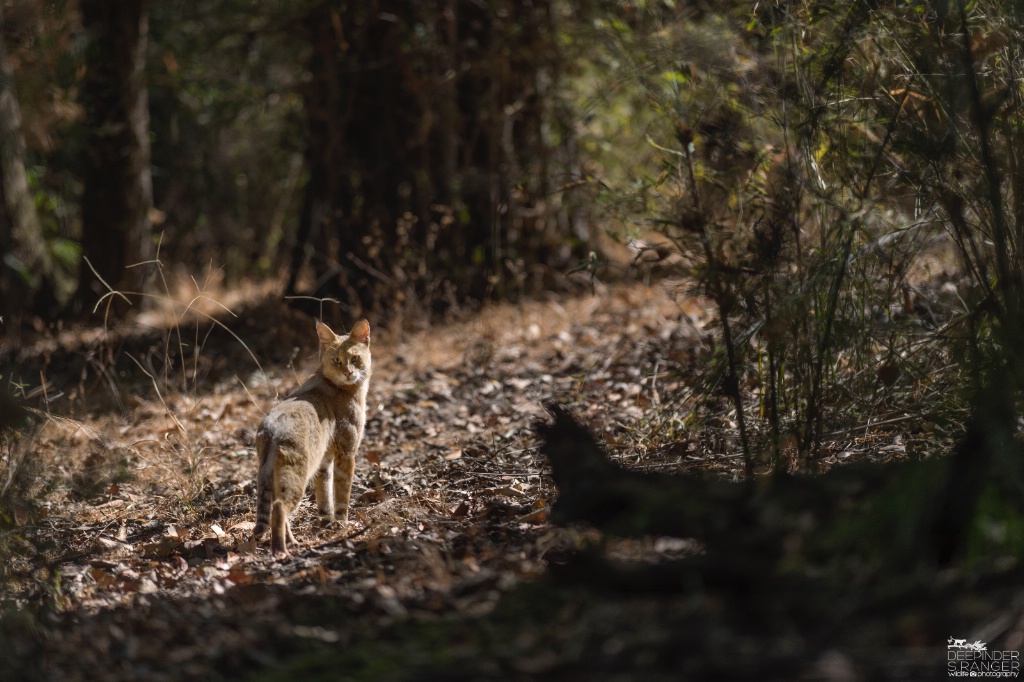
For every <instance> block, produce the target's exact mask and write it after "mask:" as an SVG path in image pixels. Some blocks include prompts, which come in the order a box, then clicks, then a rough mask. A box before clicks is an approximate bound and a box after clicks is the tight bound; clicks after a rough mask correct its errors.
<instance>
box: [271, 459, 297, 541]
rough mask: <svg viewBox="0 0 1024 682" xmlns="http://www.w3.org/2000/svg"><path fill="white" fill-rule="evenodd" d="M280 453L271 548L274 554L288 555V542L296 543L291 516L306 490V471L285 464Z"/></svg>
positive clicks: (276, 475) (272, 515) (273, 508)
mask: <svg viewBox="0 0 1024 682" xmlns="http://www.w3.org/2000/svg"><path fill="white" fill-rule="evenodd" d="M281 455H282V453H281V452H279V453H278V460H277V466H275V467H274V504H273V506H272V507H271V512H270V549H271V551H272V552H273V553H274V556H288V544H289V543H290V544H296V543H295V537H294V536H293V535H292V528H291V522H290V521H289V517H290V516H291V514H292V512H293V511H295V507H297V506H298V504H299V501H300V500H301V499H302V495H303V494H304V493H305V492H306V480H305V476H304V474H305V471H302V470H301V469H299V467H292V466H286V465H285V458H284V457H282V456H281Z"/></svg>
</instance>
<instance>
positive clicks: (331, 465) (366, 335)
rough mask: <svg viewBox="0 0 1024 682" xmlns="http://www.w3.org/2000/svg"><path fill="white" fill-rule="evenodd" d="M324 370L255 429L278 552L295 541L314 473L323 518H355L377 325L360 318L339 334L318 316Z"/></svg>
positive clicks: (264, 505) (259, 495) (262, 489)
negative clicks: (355, 483)
mask: <svg viewBox="0 0 1024 682" xmlns="http://www.w3.org/2000/svg"><path fill="white" fill-rule="evenodd" d="M316 333H317V336H319V337H320V368H319V369H318V370H317V371H316V372H315V373H314V374H313V375H312V376H311V377H309V379H307V380H306V382H305V383H304V384H302V385H301V386H300V387H299V388H297V389H296V390H295V391H294V392H293V393H292V394H291V395H290V396H288V398H287V399H285V400H284V401H282V402H281V403H279V404H278V405H276V406H275V407H274V409H272V410H271V411H270V413H269V414H268V415H267V416H266V417H265V418H264V419H263V422H262V423H261V424H260V428H259V431H257V432H256V450H257V452H258V453H259V458H260V468H259V472H258V473H257V475H256V527H255V528H254V529H253V539H254V540H257V541H258V540H260V539H261V538H262V537H263V534H264V533H266V530H267V525H268V524H269V525H270V548H271V550H272V551H273V553H274V556H287V555H288V545H289V544H295V538H294V536H292V530H291V524H290V522H289V520H288V518H289V516H290V515H291V513H292V512H293V511H294V509H295V507H296V505H298V503H299V501H300V500H301V499H302V496H303V495H304V494H305V492H306V486H307V485H308V483H309V479H310V478H312V479H313V482H314V488H315V490H316V505H317V508H318V509H319V511H320V518H321V523H322V524H323V525H329V524H331V523H332V522H334V520H335V519H336V518H337V519H340V520H341V522H342V523H346V522H347V521H348V504H349V498H350V497H351V494H352V473H353V471H354V470H355V465H356V451H357V450H358V449H359V443H360V441H361V440H362V438H363V427H364V426H365V424H366V390H367V387H368V386H369V383H370V324H369V323H368V322H367V321H366V320H360V321H359V322H356V324H355V326H353V327H352V331H351V332H349V333H348V335H347V336H339V335H337V334H335V333H334V332H333V331H331V328H330V327H328V326H327V325H326V324H324V323H323V322H320V321H319V320H317V323H316Z"/></svg>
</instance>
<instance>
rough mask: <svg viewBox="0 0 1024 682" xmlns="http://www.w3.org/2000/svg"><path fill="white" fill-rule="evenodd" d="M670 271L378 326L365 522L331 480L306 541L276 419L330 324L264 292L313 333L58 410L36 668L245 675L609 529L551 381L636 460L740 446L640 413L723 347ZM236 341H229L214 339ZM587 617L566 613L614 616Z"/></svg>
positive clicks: (47, 430) (493, 584) (15, 598)
mask: <svg viewBox="0 0 1024 682" xmlns="http://www.w3.org/2000/svg"><path fill="white" fill-rule="evenodd" d="M670 291H671V288H668V287H662V286H654V287H645V286H640V285H617V286H614V287H611V288H605V287H602V288H600V289H598V290H597V291H595V293H594V295H592V296H589V297H581V298H561V299H552V300H550V301H542V302H529V303H524V304H521V305H517V306H513V305H500V306H494V307H492V308H490V309H487V310H485V311H484V312H482V313H480V314H478V315H475V316H473V317H471V318H468V319H465V320H463V321H459V322H454V323H449V324H445V325H437V326H434V327H431V328H429V329H426V330H424V331H422V332H419V333H415V334H411V335H404V336H403V335H397V334H393V335H388V334H386V333H384V334H379V333H378V334H377V335H376V336H375V339H374V346H373V352H374V376H373V379H372V381H371V388H370V394H369V398H368V419H367V426H366V434H365V437H364V442H363V446H362V448H361V456H360V457H359V458H358V459H357V470H356V482H355V487H354V489H353V499H354V500H355V504H354V506H353V508H352V511H351V518H350V523H349V524H347V525H345V526H343V527H332V528H326V529H324V528H321V527H320V526H319V523H318V518H317V515H316V513H315V509H314V505H313V504H312V502H311V500H310V499H309V498H308V497H307V499H306V500H305V501H304V502H303V504H301V505H300V507H299V508H298V510H297V512H296V516H295V520H294V522H293V528H294V532H295V535H296V538H297V540H298V543H299V545H298V547H297V548H296V549H295V551H294V556H292V557H291V558H289V559H287V560H284V561H275V560H273V559H272V557H271V556H270V552H269V548H268V546H266V543H264V544H263V545H259V546H258V545H256V544H255V543H253V542H252V541H251V539H250V537H249V536H250V534H251V531H252V528H253V521H254V518H255V482H254V475H255V467H256V456H255V452H254V429H255V427H256V426H257V425H258V423H259V420H260V419H261V418H262V415H263V413H264V412H265V411H266V410H267V409H269V407H270V406H271V405H273V404H274V402H275V401H277V400H279V399H280V398H281V397H282V396H283V395H286V394H287V393H288V392H289V391H290V390H292V389H293V388H294V387H296V386H297V385H298V384H299V383H300V382H301V381H302V380H303V379H304V377H305V375H306V372H308V371H309V368H311V367H312V366H313V361H314V359H315V358H314V357H313V353H315V349H314V348H313V347H312V337H313V336H314V335H313V333H312V326H311V323H309V324H310V333H309V334H308V335H307V336H309V337H310V338H308V339H307V338H304V337H302V336H301V335H297V334H295V332H294V326H295V324H296V321H295V320H293V319H288V318H287V314H285V313H274V312H272V313H271V314H270V315H268V314H267V309H266V307H263V308H261V309H260V318H261V319H260V322H261V323H262V325H263V327H268V326H269V329H270V330H272V329H273V328H274V327H275V324H280V325H281V326H282V327H286V328H288V329H289V332H288V335H287V337H286V338H287V341H285V342H284V343H285V344H288V343H295V344H296V346H295V347H292V348H288V349H282V348H280V347H277V346H276V345H275V343H274V339H273V337H272V336H269V335H267V331H268V329H266V328H264V329H262V334H263V335H264V336H263V338H264V339H265V343H270V344H271V346H272V348H271V349H268V350H267V351H266V355H267V357H270V358H276V359H278V360H279V361H281V362H280V363H279V364H276V365H275V364H273V363H272V362H269V361H268V362H264V363H262V364H263V368H262V369H261V370H260V371H258V372H254V373H251V374H249V375H248V376H244V371H245V370H244V369H241V368H243V367H249V366H251V363H250V364H249V365H246V364H245V362H244V360H242V361H238V366H237V367H234V368H233V369H234V371H231V369H232V368H231V367H228V369H227V370H223V368H222V371H220V373H218V372H217V371H216V370H217V366H216V363H217V360H216V359H215V360H213V361H212V363H211V365H210V367H208V368H207V369H208V371H207V375H206V376H207V377H208V381H204V380H201V378H198V377H197V376H196V375H193V376H192V377H190V379H191V384H190V382H189V380H184V381H182V382H181V383H183V384H185V385H186V386H187V387H188V388H189V390H182V391H177V392H175V391H168V390H164V391H162V392H160V393H159V394H158V395H157V394H155V393H156V392H155V391H153V390H149V391H146V390H144V389H141V388H140V389H139V390H138V391H134V392H133V393H132V395H131V397H130V398H128V399H126V400H124V401H123V407H124V411H123V412H120V413H119V412H118V411H117V410H106V411H102V410H101V411H96V412H95V413H89V412H88V411H85V410H81V408H80V407H79V409H80V410H81V411H82V412H84V414H79V415H76V416H75V418H74V419H59V420H57V419H55V420H52V421H50V422H48V423H47V425H46V426H44V428H43V432H42V433H41V434H40V435H39V436H38V437H37V439H36V443H35V447H36V451H35V453H34V454H35V456H36V457H37V458H39V459H40V460H41V461H42V462H44V463H45V466H46V467H47V468H49V469H50V470H51V471H52V473H53V474H54V475H53V478H54V480H56V481H58V484H57V485H56V486H55V487H54V489H53V490H52V491H51V492H50V493H49V494H48V495H47V496H46V498H45V499H44V500H43V501H42V503H41V504H40V508H39V514H38V517H39V518H38V521H37V522H36V523H34V524H31V525H27V526H25V527H24V528H22V529H21V530H22V531H23V532H24V535H25V538H26V540H27V542H26V543H25V545H24V547H23V548H22V550H21V551H19V552H17V553H15V554H13V555H12V556H11V557H10V558H9V559H8V561H9V564H10V567H9V570H8V571H7V574H8V575H9V576H10V579H9V581H8V583H7V584H6V585H4V586H3V587H4V593H3V595H2V600H3V602H4V604H6V606H7V607H8V609H10V608H12V607H13V608H16V609H18V608H25V607H33V606H35V607H38V606H39V605H43V608H42V609H41V610H39V611H38V613H39V614H40V615H39V617H38V619H36V621H35V622H34V623H33V625H32V627H26V628H24V629H15V630H14V631H13V632H8V633H6V634H9V635H10V636H11V637H12V638H13V640H12V641H14V642H15V644H16V646H14V647H12V649H11V651H14V652H16V653H17V652H21V656H20V657H19V658H17V659H16V663H15V666H14V668H13V669H14V670H16V671H17V670H25V671H28V672H27V673H26V676H29V677H31V676H34V675H35V674H41V675H43V676H44V677H46V678H49V679H61V680H78V679H82V680H86V679H88V680H96V679H109V680H128V679H132V680H135V679H153V680H159V679H181V678H184V677H200V678H204V679H218V678H230V677H237V676H242V675H247V674H249V673H252V672H255V671H260V670H265V669H268V668H270V669H273V667H274V666H276V665H278V664H280V663H281V662H283V661H287V660H289V659H290V658H291V657H293V656H294V655H295V654H296V653H297V652H301V651H304V650H307V649H309V647H314V648H315V647H317V646H323V645H338V644H346V643H351V642H355V641H363V639H361V638H365V637H367V636H368V635H366V634H365V633H367V632H370V633H373V632H383V631H385V630H386V629H387V628H389V627H393V626H395V624H396V623H403V622H406V621H409V620H410V619H417V618H431V617H435V618H436V617H451V616H453V615H454V616H457V617H459V618H470V619H472V618H477V617H480V616H482V615H484V614H487V613H489V612H491V611H492V610H493V609H494V607H495V605H496V604H498V603H499V601H500V599H501V597H502V595H503V594H508V593H509V592H510V590H513V589H515V588H516V586H517V585H521V584H523V582H524V581H526V582H527V583H529V582H530V581H531V580H533V579H535V578H537V577H538V576H541V575H542V574H544V573H545V571H546V569H547V566H548V564H549V562H550V561H551V560H552V558H557V557H558V556H559V554H560V553H564V552H566V551H569V550H572V549H573V548H578V547H580V546H584V545H586V544H587V543H588V542H593V540H594V538H593V537H588V532H587V531H584V530H581V529H573V528H568V529H563V528H556V527H553V526H552V525H551V524H550V522H549V518H548V510H549V508H550V505H551V503H552V501H553V498H554V496H555V493H556V491H555V490H554V488H553V486H552V483H551V480H550V477H549V475H548V473H547V464H546V462H545V461H543V458H542V457H541V456H540V455H539V453H538V450H537V441H536V438H535V436H534V433H533V430H532V426H533V424H534V423H536V421H537V420H538V419H542V418H544V417H545V412H544V409H543V407H542V402H543V401H545V400H551V399H553V400H556V401H558V402H559V403H562V404H566V405H569V406H570V407H571V409H573V410H574V411H575V412H576V413H577V414H580V415H582V416H583V418H584V419H585V420H586V421H587V423H588V424H589V425H590V427H591V429H592V430H593V431H594V432H595V433H597V434H599V435H601V436H602V437H603V438H604V440H605V442H606V443H607V444H609V445H610V446H612V448H613V451H614V452H615V453H616V456H617V457H619V458H620V460H621V461H622V462H623V463H625V464H627V465H629V466H633V467H639V468H644V467H650V468H652V469H658V470H662V471H664V470H665V469H669V470H678V471H683V470H688V469H690V468H693V467H695V466H696V467H701V468H706V469H710V470H712V471H718V472H720V473H723V474H726V475H728V472H729V471H731V470H734V469H735V468H736V466H737V463H736V461H735V453H734V451H733V449H732V447H731V445H730V441H729V440H728V438H722V439H719V440H717V441H716V440H713V439H706V438H698V437H692V438H691V439H689V440H687V439H685V438H684V439H681V440H680V442H681V443H682V445H681V446H677V447H663V448H648V447H646V445H645V444H643V443H641V442H639V441H640V439H639V438H638V437H637V436H636V435H635V434H636V433H638V432H639V431H640V428H639V427H640V425H641V424H642V423H643V422H644V420H645V419H648V418H649V415H650V410H651V409H652V407H655V408H656V407H658V406H659V405H661V403H662V401H663V399H664V396H669V395H672V394H673V393H676V392H678V391H679V390H680V389H681V388H683V387H685V386H686V385H687V383H688V382H691V381H693V377H694V375H695V373H696V372H698V371H699V370H700V362H701V361H702V359H706V358H707V348H705V347H704V339H703V336H702V334H703V332H702V329H703V327H704V326H705V325H706V324H707V323H708V320H709V319H710V317H711V315H710V313H709V312H708V311H707V310H706V307H705V305H704V304H703V302H701V301H699V300H695V299H689V298H686V299H684V300H681V299H679V298H678V297H677V296H674V295H672V294H671V293H670ZM273 310H275V309H274V308H271V311H273ZM303 319H304V318H303ZM240 324H241V325H242V326H243V327H244V325H245V322H244V321H243V322H242V323H240ZM252 325H253V327H252V328H255V329H260V325H259V324H257V323H252ZM240 336H241V338H243V339H245V338H247V336H246V335H245V334H240ZM277 345H280V344H277ZM253 347H256V348H259V346H258V345H257V344H255V343H254V344H253ZM52 352H54V351H52V349H51V350H50V351H48V355H47V359H48V360H47V361H48V362H49V358H50V353H52ZM257 352H258V353H259V350H258V351H257ZM217 353H218V349H217V348H216V347H214V343H213V342H211V341H208V342H207V346H206V348H205V349H204V357H205V356H208V355H214V356H216V355H217ZM224 356H225V357H227V358H228V359H229V360H231V359H232V358H234V359H235V360H238V358H239V357H240V356H239V355H237V354H236V355H231V353H230V351H229V350H225V352H224ZM291 358H304V360H297V361H296V362H295V363H291V362H289V361H287V360H286V359H291ZM63 362H64V364H65V365H70V364H73V363H71V362H70V361H68V360H65V361H63ZM207 362H209V361H207ZM167 364H168V365H171V364H172V363H171V362H170V361H168V362H167ZM179 364H182V363H179ZM228 364H229V365H230V362H229V363H228ZM198 365H199V361H198V360H197V362H196V366H198ZM59 366H61V362H60V361H58V362H56V363H54V365H52V366H51V370H52V371H54V372H55V373H56V371H57V370H56V369H54V367H59ZM171 371H173V370H170V369H167V368H165V369H164V372H165V373H168V372H171ZM150 373H151V374H158V373H159V371H158V370H156V368H154V371H152V372H150ZM83 376H84V370H83ZM59 380H60V378H59V376H56V375H55V374H54V375H51V376H50V378H49V381H50V382H51V383H56V382H57V381H59ZM677 445H678V444H677ZM837 449H838V448H837ZM876 449H877V446H876ZM591 535H592V533H591ZM609 551H610V553H611V554H613V555H615V554H618V555H621V556H627V557H634V558H635V557H646V558H647V559H648V560H660V559H665V558H669V559H671V558H674V557H677V556H681V555H685V554H687V553H693V552H696V551H699V548H698V547H695V546H692V543H689V542H688V541H686V540H671V539H651V540H650V541H649V542H646V541H644V542H641V541H620V542H618V543H612V544H611V546H610V550H609ZM563 607H564V608H565V609H568V610H569V611H572V607H570V606H568V605H563ZM581 609H582V607H581ZM570 615H571V614H570ZM557 618H559V619H561V620H562V621H564V620H565V619H566V618H569V616H567V615H566V614H564V613H563V614H561V615H560V616H558V617H557ZM570 620H571V618H570ZM573 628H578V626H575V625H574V626H573ZM573 628H570V629H569V630H567V631H566V632H568V633H570V634H566V633H565V632H563V633H561V634H560V635H559V636H560V637H562V638H565V637H569V638H570V639H571V637H572V636H578V637H579V638H581V641H582V640H586V639H587V638H590V637H593V636H594V635H593V633H587V632H586V631H585V628H584V630H578V629H573ZM571 633H576V634H575V635H572V634H571ZM522 637H525V638H526V639H525V640H523V641H522V642H520V644H522V645H523V647H525V648H526V649H529V650H530V651H532V653H530V654H529V655H524V656H522V657H521V660H517V662H515V663H514V664H513V665H512V667H513V668H514V669H515V670H517V671H519V672H520V673H524V674H534V673H540V672H543V671H547V670H551V669H554V668H557V666H558V663H559V654H558V653H557V650H556V649H552V648H551V647H545V646H539V647H538V646H535V642H533V640H530V637H529V636H527V635H526V634H523V635H522ZM517 641H519V640H517ZM571 645H572V642H571V641H568V642H566V641H563V642H562V644H561V645H560V646H563V647H564V646H570V648H571ZM580 646H582V644H581V645H580ZM608 646H612V645H608ZM613 648H614V646H613ZM513 649H515V647H513ZM452 651H453V652H454V653H453V654H452V655H453V656H455V657H456V658H458V657H459V656H460V655H462V654H460V653H459V651H460V650H459V648H458V646H457V644H453V645H452ZM463 653H465V652H463ZM412 655H413V656H414V657H415V652H412ZM3 656H4V654H0V661H2V660H3Z"/></svg>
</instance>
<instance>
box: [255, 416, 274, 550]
mask: <svg viewBox="0 0 1024 682" xmlns="http://www.w3.org/2000/svg"><path fill="white" fill-rule="evenodd" d="M270 445H271V443H270V438H269V436H268V434H267V433H266V432H265V431H263V430H262V429H260V431H259V432H258V433H257V434H256V451H257V452H258V453H259V459H260V470H259V471H258V472H257V473H256V525H255V526H254V527H253V529H252V538H253V540H259V539H260V538H262V537H263V536H264V534H266V532H267V528H269V527H270V507H271V503H272V502H273V501H274V459H276V458H275V457H274V455H275V454H276V453H272V452H271V451H270Z"/></svg>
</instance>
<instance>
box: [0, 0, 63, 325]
mask: <svg viewBox="0 0 1024 682" xmlns="http://www.w3.org/2000/svg"><path fill="white" fill-rule="evenodd" d="M2 24H3V3H0V25H2ZM0 200H2V201H0V228H3V229H0V253H3V254H4V256H5V262H3V263H0V271H2V275H0V285H2V289H3V292H4V296H3V299H4V302H3V309H2V310H0V315H4V316H5V317H6V318H7V322H8V323H12V322H13V318H14V317H16V316H18V315H19V313H22V312H25V311H27V310H28V309H29V307H30V303H31V299H32V298H33V297H34V296H35V294H36V293H37V292H38V291H39V290H40V289H41V288H43V287H52V284H53V282H52V278H53V274H54V271H53V258H52V257H51V256H50V252H49V251H48V250H47V248H46V241H45V240H44V238H43V231H42V227H41V225H40V223H39V216H38V214H37V213H36V206H35V201H34V200H33V198H32V192H31V190H30V189H29V186H28V177H27V175H26V173H25V139H24V137H23V136H22V132H21V109H20V108H19V106H18V99H17V96H16V95H15V92H14V78H13V75H12V73H11V68H10V65H9V64H8V63H7V51H6V47H5V45H4V42H3V36H2V35H0ZM4 235H5V236H4ZM51 293H52V292H51Z"/></svg>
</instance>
